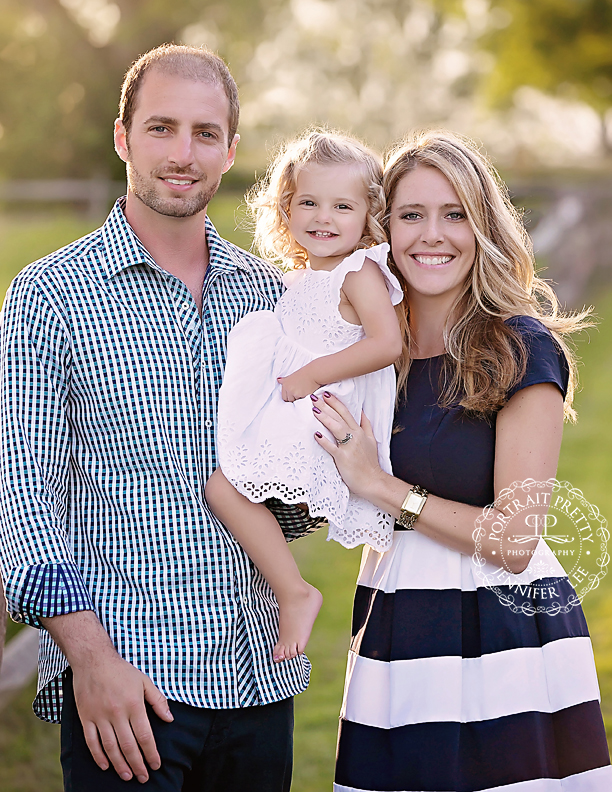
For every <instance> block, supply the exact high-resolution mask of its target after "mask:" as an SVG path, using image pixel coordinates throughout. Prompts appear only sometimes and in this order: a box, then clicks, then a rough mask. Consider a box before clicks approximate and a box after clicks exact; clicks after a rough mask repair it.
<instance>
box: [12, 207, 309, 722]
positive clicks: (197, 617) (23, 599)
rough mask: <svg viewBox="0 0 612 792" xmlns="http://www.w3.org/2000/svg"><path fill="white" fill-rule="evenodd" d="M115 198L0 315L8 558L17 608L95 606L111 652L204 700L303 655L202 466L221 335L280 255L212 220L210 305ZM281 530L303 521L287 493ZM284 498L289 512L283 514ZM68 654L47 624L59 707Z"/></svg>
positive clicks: (266, 301)
mask: <svg viewBox="0 0 612 792" xmlns="http://www.w3.org/2000/svg"><path fill="white" fill-rule="evenodd" d="M123 207H124V203H123V202H122V200H120V201H118V202H117V204H116V205H115V207H114V208H113V210H112V212H111V214H110V216H109V218H108V220H107V221H106V223H105V224H104V225H103V226H102V228H100V229H98V230H97V231H94V232H93V233H91V234H89V235H88V236H86V237H84V238H83V239H79V240H77V241H76V242H74V243H73V244H71V245H69V246H68V247H65V248H63V249H62V250H59V251H57V252H56V253H53V254H51V255H49V256H47V257H46V258H43V259H41V260H40V261H38V262H35V263H34V264H31V265H29V266H28V267H26V268H25V269H24V270H23V271H22V272H21V273H20V274H19V275H18V276H17V278H16V279H15V280H14V281H13V283H12V285H11V287H10V289H9V291H8V293H7V296H6V299H5V302H4V307H3V310H2V317H1V328H0V366H1V377H2V384H1V392H0V399H1V401H0V411H1V413H0V420H1V431H2V435H1V436H2V455H1V456H2V459H1V461H0V464H1V470H0V560H1V563H2V572H3V576H4V581H5V589H6V596H7V601H8V607H9V611H10V613H11V615H12V617H13V618H14V619H15V620H16V621H19V622H24V623H26V624H31V625H33V626H35V627H38V628H41V623H40V617H52V616H58V615H61V614H66V613H71V612H74V611H79V610H93V611H94V612H95V613H96V614H97V616H98V617H99V619H100V621H101V622H102V624H103V625H104V627H105V629H106V630H107V632H108V634H109V635H110V637H111V640H112V641H113V643H114V645H115V647H116V648H117V651H118V652H119V654H120V655H121V656H122V657H124V658H125V659H126V660H128V661H129V662H130V663H132V664H133V665H135V666H136V667H137V668H139V669H141V670H142V671H143V672H144V673H145V674H148V675H149V677H150V678H151V679H152V680H153V682H154V683H155V684H156V685H157V687H158V688H159V689H160V690H161V691H162V692H163V693H164V694H165V695H166V696H167V697H168V698H169V699H172V700H175V701H182V702H185V703H187V704H190V705H193V706H196V707H208V708H234V707H246V706H250V705H257V704H267V703H270V702H274V701H278V700H281V699H283V698H286V697H288V696H291V695H294V694H296V693H299V692H301V691H303V690H304V689H305V687H306V686H307V684H308V679H309V674H310V664H309V662H308V660H307V659H306V657H304V656H303V655H302V656H298V657H297V658H295V659H294V660H292V661H290V662H285V663H280V664H275V663H274V662H273V661H272V647H273V645H274V642H275V640H276V637H277V630H278V612H277V606H276V603H275V601H274V598H273V595H272V593H271V591H270V589H269V588H268V586H267V584H266V583H265V581H264V580H263V579H262V577H261V576H260V574H259V573H258V571H257V570H256V569H255V568H254V567H253V565H252V564H251V562H250V561H249V559H248V558H247V556H246V555H245V554H244V552H243V551H242V549H241V548H240V546H239V545H237V543H236V542H235V540H234V539H233V538H232V537H231V535H230V534H229V533H228V532H227V531H226V530H225V529H224V528H223V527H222V526H221V525H219V523H218V522H216V521H215V518H214V517H213V516H212V515H211V513H210V512H209V510H208V508H207V506H206V503H205V500H204V484H205V482H206V479H207V478H208V476H209V475H210V474H211V473H212V471H213V470H214V468H215V465H216V452H215V423H216V422H215V416H216V409H217V394H218V390H219V385H220V383H221V378H222V375H223V368H224V363H225V349H226V337H227V334H228V332H229V330H230V329H231V328H232V326H233V325H234V324H235V323H236V322H238V320H239V319H240V318H241V317H243V316H244V315H245V314H246V313H248V312H249V311H257V310H269V309H272V308H273V307H274V305H275V303H276V301H277V299H278V298H279V296H280V294H281V291H282V286H281V283H280V273H279V272H278V270H277V269H276V268H275V267H273V266H271V265H269V264H266V263H265V262H263V261H261V260H260V259H258V258H256V257H254V256H252V255H250V254H248V253H246V252H245V251H243V250H240V248H237V247H235V246H234V245H232V244H230V243H229V242H227V241H225V240H223V239H221V237H219V235H218V234H217V232H216V230H215V228H214V227H213V225H212V223H211V222H210V220H209V219H208V218H207V219H206V233H207V241H208V248H209V253H210V263H209V266H208V269H207V273H206V278H205V282H204V290H203V309H202V317H201V318H200V315H199V313H198V310H197V307H196V303H195V301H194V300H193V298H192V296H191V294H190V292H189V290H188V289H187V287H186V286H185V284H183V283H182V281H180V280H179V279H178V278H176V277H175V276H173V275H171V274H170V273H168V272H166V271H164V270H163V269H161V268H160V267H159V266H158V265H157V264H156V263H155V261H154V260H153V259H152V257H151V255H150V254H149V253H148V252H147V250H146V249H145V248H144V247H143V245H142V244H141V242H140V241H139V240H138V238H137V237H136V235H135V234H134V232H133V231H132V229H131V227H130V226H129V224H128V223H127V221H126V219H125V216H124V213H123ZM276 507H277V509H278V510H279V514H280V516H279V520H281V522H283V520H284V523H283V528H284V530H285V532H286V534H287V535H288V538H293V537H294V536H295V535H298V534H299V533H300V532H307V531H308V530H310V529H311V528H312V523H310V524H308V523H307V522H306V521H305V520H304V518H303V517H301V516H300V515H301V513H299V512H298V511H297V510H295V509H293V508H290V507H283V506H282V504H278V503H277V504H276ZM277 516H278V515H277ZM66 667H67V662H66V659H65V657H64V656H63V655H62V653H61V651H60V650H59V648H58V647H57V645H56V644H55V643H54V642H53V640H52V639H51V636H50V635H49V633H48V632H46V631H45V630H44V629H41V642H40V662H39V687H38V695H37V697H36V701H35V702H34V709H35V712H36V713H37V715H39V717H41V718H43V719H44V720H49V721H53V722H57V721H58V720H59V717H60V713H61V695H62V677H63V672H65V669H66Z"/></svg>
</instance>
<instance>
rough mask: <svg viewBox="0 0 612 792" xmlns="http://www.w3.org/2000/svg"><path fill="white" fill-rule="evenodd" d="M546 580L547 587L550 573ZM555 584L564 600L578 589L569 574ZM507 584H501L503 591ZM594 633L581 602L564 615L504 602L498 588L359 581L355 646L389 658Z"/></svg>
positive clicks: (463, 653) (477, 651) (472, 653)
mask: <svg viewBox="0 0 612 792" xmlns="http://www.w3.org/2000/svg"><path fill="white" fill-rule="evenodd" d="M540 586H541V587H542V588H545V579H543V580H541V581H540ZM550 587H551V588H553V589H554V593H555V602H557V603H558V604H560V605H564V604H565V603H566V602H567V600H568V599H569V598H570V597H571V596H573V595H574V589H573V588H572V586H571V584H570V582H569V581H568V580H567V578H564V579H563V580H560V581H559V580H555V581H554V582H553V581H551V586H550ZM507 589H508V587H507V586H506V587H500V590H502V591H504V590H507ZM406 613H410V623H409V624H406V623H405V621H404V619H403V614H406ZM366 622H367V628H366V627H365V625H366ZM432 625H435V629H434V628H433V627H432ZM458 625H460V628H459V629H457V626H458ZM588 634H589V632H588V628H587V624H586V620H585V618H584V614H583V612H582V610H581V609H580V608H572V609H571V610H569V612H568V613H567V614H564V615H563V617H562V618H560V617H559V615H552V614H546V613H538V614H536V615H535V616H529V615H527V614H524V613H513V611H511V610H510V608H506V607H503V606H502V605H501V604H500V602H499V599H498V596H497V594H496V593H495V592H494V591H491V590H489V589H485V588H479V589H477V590H475V591H460V590H459V589H446V590H437V589H434V590H418V589H408V590H399V591H395V592H393V593H385V592H383V591H378V590H376V589H372V588H369V587H367V586H363V585H359V586H358V587H357V591H356V594H355V606H354V609H353V628H352V635H353V636H355V638H354V641H353V645H352V649H353V651H355V652H358V654H360V655H361V656H362V657H371V658H372V659H375V660H384V661H389V660H413V659H416V658H419V657H446V656H448V655H458V656H459V657H480V656H481V655H484V654H489V653H491V652H502V651H507V650H509V649H518V648H520V647H527V646H541V645H542V644H547V643H549V642H551V641H557V640H559V639H560V638H570V637H581V636H588Z"/></svg>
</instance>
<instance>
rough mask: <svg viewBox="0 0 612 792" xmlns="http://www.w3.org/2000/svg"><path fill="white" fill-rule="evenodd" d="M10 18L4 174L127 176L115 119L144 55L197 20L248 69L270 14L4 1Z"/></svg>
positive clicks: (61, 0) (0, 105)
mask: <svg viewBox="0 0 612 792" xmlns="http://www.w3.org/2000/svg"><path fill="white" fill-rule="evenodd" d="M105 10H106V11H107V16H106V17H103V16H98V17H96V15H95V12H96V11H97V12H98V14H101V13H104V11H105ZM109 17H110V21H111V22H112V21H113V19H115V20H116V21H117V22H118V24H116V25H113V26H112V27H113V30H112V31H110V32H111V33H112V35H109V36H108V37H107V38H106V40H105V38H104V36H103V34H104V30H105V27H104V26H105V24H107V23H108V18H109ZM0 19H1V20H2V24H1V26H0V176H5V177H9V176H10V177H14V178H39V179H40V178H53V177H89V176H93V175H96V174H100V175H104V176H110V177H113V178H121V177H122V174H123V166H122V164H121V163H120V162H119V161H118V159H117V157H116V156H115V154H114V152H113V148H112V142H111V141H112V138H111V135H112V124H113V120H114V118H115V117H116V115H117V102H118V98H119V89H120V86H121V81H122V79H123V75H124V74H125V72H126V70H127V69H128V68H129V66H130V64H131V63H132V62H133V61H134V59H135V58H137V57H138V55H139V54H141V53H142V52H145V51H146V50H148V49H150V48H151V47H154V46H157V45H158V44H161V43H163V42H167V41H178V40H180V39H183V38H184V34H185V32H186V33H187V34H189V26H192V30H191V33H192V34H193V35H194V36H195V37H196V38H197V36H198V35H200V36H204V37H206V35H207V33H208V34H209V35H210V36H211V37H212V39H213V40H212V42H211V43H212V44H213V45H214V46H215V48H217V49H218V50H219V52H220V54H221V55H222V56H224V57H225V58H226V59H227V60H228V61H229V62H230V64H232V61H234V62H236V63H237V66H238V69H240V67H241V65H242V63H243V61H244V60H245V58H244V56H245V54H246V55H247V56H248V54H249V53H250V51H251V50H252V44H251V43H250V42H251V41H252V40H253V39H256V38H257V36H258V31H259V29H260V26H261V23H262V19H263V12H262V8H261V6H260V3H259V2H258V0H232V3H231V5H230V4H229V3H227V4H226V3H212V2H208V3H207V2H202V0H181V2H175V1H173V0H113V2H108V1H107V0H99V1H98V2H95V1H94V2H93V3H92V1H91V0H0ZM202 19H205V20H206V25H204V26H202V24H201V22H200V21H201V20H202ZM198 24H199V25H200V27H199V28H198V27H197V26H198ZM194 25H195V26H196V27H195V29H194V27H193V26H194ZM221 29H223V31H224V32H225V33H224V35H220V34H216V33H215V31H217V30H221ZM198 43H206V41H205V40H199V41H198Z"/></svg>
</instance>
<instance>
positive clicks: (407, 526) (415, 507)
mask: <svg viewBox="0 0 612 792" xmlns="http://www.w3.org/2000/svg"><path fill="white" fill-rule="evenodd" d="M428 494H429V493H428V492H427V490H426V489H423V487H419V485H418V484H415V485H414V487H412V488H411V490H410V491H409V493H408V495H406V498H405V499H404V502H403V503H402V507H401V509H400V516H399V517H398V519H397V525H398V526H400V530H404V531H414V527H413V526H414V524H415V522H416V521H417V517H418V516H419V514H420V513H421V512H422V511H423V506H425V503H426V502H427V495H428Z"/></svg>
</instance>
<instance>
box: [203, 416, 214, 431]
mask: <svg viewBox="0 0 612 792" xmlns="http://www.w3.org/2000/svg"><path fill="white" fill-rule="evenodd" d="M212 425H213V422H212V421H211V420H210V418H208V419H207V420H206V421H204V426H206V427H207V428H208V429H210V427H211V426H212Z"/></svg>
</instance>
